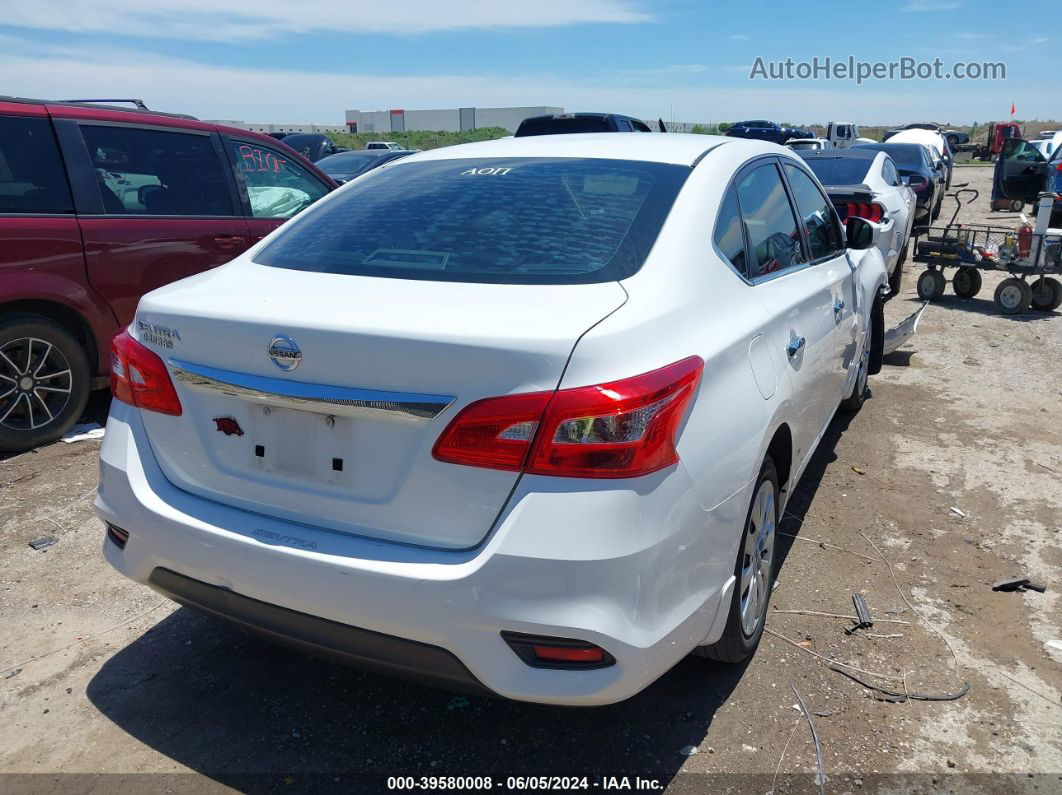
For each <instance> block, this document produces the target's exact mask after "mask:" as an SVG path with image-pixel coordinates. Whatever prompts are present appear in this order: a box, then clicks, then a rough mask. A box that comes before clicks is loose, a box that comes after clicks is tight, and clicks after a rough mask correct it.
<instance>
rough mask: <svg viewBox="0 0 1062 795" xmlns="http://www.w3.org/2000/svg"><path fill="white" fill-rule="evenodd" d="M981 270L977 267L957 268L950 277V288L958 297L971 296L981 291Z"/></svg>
mask: <svg viewBox="0 0 1062 795" xmlns="http://www.w3.org/2000/svg"><path fill="white" fill-rule="evenodd" d="M981 284H982V280H981V271H979V270H977V268H959V269H958V270H957V271H955V275H954V276H952V277H951V289H952V290H954V291H955V295H957V296H959V298H973V297H974V296H975V295H977V294H978V293H979V292H981Z"/></svg>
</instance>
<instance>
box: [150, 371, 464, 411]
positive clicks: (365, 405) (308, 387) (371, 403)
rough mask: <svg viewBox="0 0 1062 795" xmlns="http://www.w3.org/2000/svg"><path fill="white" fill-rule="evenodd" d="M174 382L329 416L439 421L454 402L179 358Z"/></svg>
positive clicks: (432, 396)
mask: <svg viewBox="0 0 1062 795" xmlns="http://www.w3.org/2000/svg"><path fill="white" fill-rule="evenodd" d="M169 365H170V368H171V369H172V372H173V377H174V378H175V379H176V380H177V381H179V382H180V383H182V384H185V385H187V386H189V387H191V388H193V389H202V390H207V391H211V392H218V393H221V394H223V395H229V396H231V397H237V398H242V399H244V400H251V401H255V402H257V403H263V404H267V405H271V406H281V407H286V408H294V409H301V410H303V411H316V412H324V413H328V414H343V415H358V414H366V413H371V414H375V415H377V416H380V415H382V416H389V417H412V418H416V419H427V420H431V419H435V418H436V417H437V416H439V415H440V414H441V413H442V412H443V411H445V410H446V409H447V408H448V407H449V406H450V405H451V404H452V403H453V402H454V400H455V399H456V398H454V397H453V396H450V395H421V394H417V393H413V392H385V391H381V390H375V389H357V388H353V387H344V386H326V385H323V384H309V383H306V382H304V381H289V380H287V379H284V378H268V377H266V376H261V375H250V374H248V373H238V372H234V371H232V370H222V369H219V368H216V367H207V366H205V365H201V364H191V363H190V362H184V361H181V360H179V359H170V360H169Z"/></svg>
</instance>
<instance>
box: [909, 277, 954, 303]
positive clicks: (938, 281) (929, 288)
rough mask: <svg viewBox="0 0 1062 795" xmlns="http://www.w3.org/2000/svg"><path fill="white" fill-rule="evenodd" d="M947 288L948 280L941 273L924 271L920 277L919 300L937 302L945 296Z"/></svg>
mask: <svg viewBox="0 0 1062 795" xmlns="http://www.w3.org/2000/svg"><path fill="white" fill-rule="evenodd" d="M947 286H948V280H947V279H945V278H944V274H943V273H941V272H940V271H936V270H926V271H922V273H921V275H919V277H918V286H917V290H918V298H919V299H920V300H922V301H936V300H938V299H940V297H941V296H942V295H944V289H945V288H946V287H947Z"/></svg>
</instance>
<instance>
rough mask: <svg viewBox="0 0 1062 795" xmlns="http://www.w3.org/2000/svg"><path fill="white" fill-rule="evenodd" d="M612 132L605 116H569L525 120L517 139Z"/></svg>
mask: <svg viewBox="0 0 1062 795" xmlns="http://www.w3.org/2000/svg"><path fill="white" fill-rule="evenodd" d="M595 132H612V125H611V124H610V123H609V120H608V119H607V118H606V117H604V116H569V117H560V118H555V117H553V116H546V117H544V118H533V119H524V120H523V121H522V122H520V126H519V127H517V128H516V137H517V138H523V137H524V136H525V135H560V134H562V133H595Z"/></svg>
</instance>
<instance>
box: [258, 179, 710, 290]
mask: <svg viewBox="0 0 1062 795" xmlns="http://www.w3.org/2000/svg"><path fill="white" fill-rule="evenodd" d="M689 173H690V169H689V167H687V166H678V165H669V164H663V163H646V162H641V161H627V160H601V159H583V158H549V159H547V158H513V159H505V160H494V159H490V160H487V159H475V160H471V159H461V160H433V161H425V162H419V163H418V162H413V163H402V162H398V163H396V164H394V165H393V166H390V167H388V168H384V169H378V170H376V171H372V172H370V173H369V174H366V175H365V177H364V178H362V179H360V180H357V181H355V182H353V183H351V184H350V185H349V186H348V187H345V188H343V190H342V192H340V193H338V194H337V195H335V196H334V197H333V198H331V199H329V200H328V201H326V202H324V203H322V204H320V205H318V206H315V207H312V208H310V209H309V210H307V211H306V212H305V213H303V214H302V215H300V216H298V217H297V218H296V219H295V220H294V221H292V222H291V223H289V224H288V225H287V226H285V227H284V230H283V231H282V232H281V233H280V234H279V235H278V236H277V238H276V239H275V240H274V241H273V242H272V243H270V244H269V245H268V246H266V247H265V248H264V249H262V251H260V252H259V253H258V254H257V255H256V256H255V258H254V261H255V262H257V263H259V264H262V265H269V266H273V267H278V268H290V269H292V270H304V271H317V272H323V273H341V274H349V275H353V276H383V277H390V278H399V279H423V280H428V281H459V282H484V283H493V284H588V283H594V282H605V281H615V280H618V279H624V278H626V277H628V276H630V275H632V274H634V273H635V272H637V271H638V269H639V268H640V267H641V266H642V263H643V262H644V261H645V257H646V255H648V253H649V249H650V248H651V247H652V245H653V243H654V241H655V240H656V236H657V234H658V233H659V231H660V227H661V226H662V225H663V223H664V219H665V218H666V217H667V214H668V211H669V210H670V209H671V205H672V203H673V202H674V200H675V197H676V196H677V195H678V192H679V190H680V189H681V187H682V184H683V182H684V181H685V179H686V177H687V176H688V175H689Z"/></svg>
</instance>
